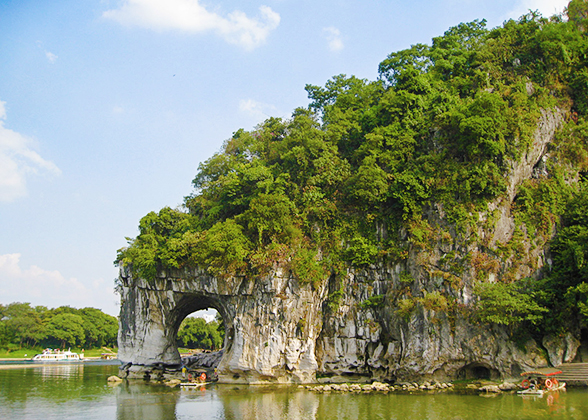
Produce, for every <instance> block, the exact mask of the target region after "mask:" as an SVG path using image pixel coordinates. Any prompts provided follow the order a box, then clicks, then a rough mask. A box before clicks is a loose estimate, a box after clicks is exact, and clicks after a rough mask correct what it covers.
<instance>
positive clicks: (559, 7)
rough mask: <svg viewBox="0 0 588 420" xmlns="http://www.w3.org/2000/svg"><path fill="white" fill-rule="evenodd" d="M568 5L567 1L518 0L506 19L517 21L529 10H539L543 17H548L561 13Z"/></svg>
mask: <svg viewBox="0 0 588 420" xmlns="http://www.w3.org/2000/svg"><path fill="white" fill-rule="evenodd" d="M568 3H569V0H518V1H515V2H514V6H513V9H512V11H511V12H510V13H509V14H508V16H507V17H508V18H513V19H517V18H519V17H520V16H522V15H524V14H526V13H528V12H529V10H533V11H535V10H539V12H541V14H542V15H543V16H545V17H550V16H553V15H555V14H557V13H561V12H563V10H564V9H565V8H566V7H567V5H568Z"/></svg>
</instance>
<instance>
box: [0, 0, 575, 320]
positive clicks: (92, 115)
mask: <svg viewBox="0 0 588 420" xmlns="http://www.w3.org/2000/svg"><path fill="white" fill-rule="evenodd" d="M566 5H567V0H514V1H513V0H508V1H506V0H492V1H490V0H413V1H410V2H408V1H398V0H388V1H384V0H367V1H366V0H363V1H359V0H339V1H332V0H323V1H316V0H314V1H307V0H298V1H293V0H259V2H257V1H246V2H243V1H240V2H238V1H233V0H122V1H115V0H112V1H109V0H53V1H38V0H35V1H33V0H3V1H2V2H0V303H2V304H7V303H10V302H15V301H20V302H30V303H31V304H33V305H45V306H49V307H56V306H60V305H70V306H74V307H85V306H92V307H97V308H100V309H102V310H104V311H105V312H107V313H110V314H113V315H116V314H118V299H117V296H116V295H115V294H114V292H113V288H114V279H115V277H116V276H117V270H116V268H115V267H114V266H113V263H112V262H113V260H114V259H115V256H116V250H117V249H119V248H121V247H123V246H125V245H126V241H125V236H131V237H132V236H135V235H136V234H137V225H138V223H139V219H140V218H141V217H142V216H144V215H145V214H147V213H148V212H149V211H152V210H155V211H157V210H159V209H160V208H162V207H164V206H171V207H175V206H178V205H180V204H181V203H182V201H183V197H184V196H186V195H188V194H190V192H191V180H192V179H193V178H194V175H195V174H196V171H197V168H198V164H199V163H200V162H202V161H204V160H206V159H207V158H209V157H210V156H211V155H212V154H213V153H215V152H217V151H218V150H219V149H220V147H221V145H222V143H223V141H224V140H226V139H227V138H229V137H230V136H231V134H232V133H233V132H234V131H236V130H238V129H239V128H245V129H247V130H249V129H252V128H253V127H255V125H256V124H258V123H260V122H262V121H263V120H264V119H265V118H267V117H268V116H275V117H288V116H289V115H290V114H291V112H292V110H293V109H294V108H296V107H298V106H306V105H307V104H308V100H307V97H306V92H305V91H304V86H305V85H306V84H315V85H323V84H324V83H325V82H326V81H327V80H328V79H329V78H331V77H333V76H334V75H337V74H347V75H355V76H357V77H360V78H367V79H372V80H373V79H375V78H376V77H377V68H378V64H379V63H380V61H382V60H383V59H384V58H386V56H387V55H388V54H389V53H391V52H393V51H398V50H400V49H404V48H407V47H409V46H410V45H412V44H415V43H430V40H431V38H432V37H434V36H438V35H441V34H443V32H444V31H445V30H447V29H448V28H449V27H451V26H455V25H457V24H458V23H460V22H467V21H472V20H474V19H483V18H485V19H486V20H487V21H488V26H489V27H494V26H498V25H501V24H502V23H503V22H504V21H505V20H507V19H510V18H517V17H519V16H520V15H521V14H523V13H525V12H526V11H528V10H529V9H531V10H539V11H540V12H541V13H542V14H543V15H544V16H551V15H552V14H554V13H556V12H561V11H562V10H563V9H564V7H565V6H566Z"/></svg>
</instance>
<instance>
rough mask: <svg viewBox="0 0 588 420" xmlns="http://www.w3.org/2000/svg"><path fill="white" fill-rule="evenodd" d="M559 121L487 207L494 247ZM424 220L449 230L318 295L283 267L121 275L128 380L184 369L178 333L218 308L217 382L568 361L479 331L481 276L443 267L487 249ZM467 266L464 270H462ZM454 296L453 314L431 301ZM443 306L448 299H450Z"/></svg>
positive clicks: (535, 266) (401, 376)
mask: <svg viewBox="0 0 588 420" xmlns="http://www.w3.org/2000/svg"><path fill="white" fill-rule="evenodd" d="M562 121H563V113H562V112H559V111H557V110H555V111H550V112H547V111H545V112H543V116H542V118H541V120H540V124H539V127H538V129H537V132H536V135H535V141H534V143H533V145H532V146H531V147H530V148H529V150H528V151H527V152H526V153H525V155H524V157H523V158H522V160H521V161H520V162H518V163H516V164H515V163H513V164H512V165H511V174H510V182H509V184H508V193H507V194H506V198H505V197H502V198H501V199H499V200H497V201H496V202H494V203H489V206H488V207H489V211H488V213H494V216H493V217H494V218H495V223H494V224H492V225H487V224H484V222H485V220H486V219H487V218H488V217H489V216H488V214H480V215H479V219H480V221H481V223H480V227H479V231H478V232H470V233H476V235H477V237H478V238H480V239H479V240H480V242H481V241H484V242H485V243H486V246H493V245H494V244H495V243H496V242H497V241H498V242H501V243H507V242H508V240H510V238H511V237H512V235H513V233H514V229H515V224H514V220H513V217H512V215H511V213H510V208H511V204H512V200H513V199H514V197H515V195H516V191H517V187H518V185H520V183H521V182H523V181H524V180H525V179H528V178H529V177H532V176H534V174H535V176H540V175H537V171H536V170H534V168H535V169H536V166H537V164H538V163H539V162H542V161H544V160H545V159H547V158H548V157H547V156H546V145H547V143H548V142H549V141H550V140H551V139H552V138H553V135H554V133H555V130H556V128H557V127H558V126H559V125H560V124H561V122H562ZM424 217H425V218H426V219H427V220H428V221H429V223H430V224H431V225H432V226H441V227H444V228H447V230H448V231H449V232H451V235H450V236H451V237H450V238H449V239H448V238H447V237H445V239H443V238H441V239H437V242H436V244H434V245H433V246H432V247H429V248H428V249H427V250H424V249H421V248H418V247H415V246H411V247H410V248H409V252H408V255H407V258H406V260H404V261H402V262H401V263H398V264H396V265H393V266H372V267H369V268H366V269H363V270H354V269H351V268H350V269H348V271H347V274H346V275H345V276H343V278H338V279H335V278H334V277H333V278H331V279H325V281H324V282H323V283H322V284H321V285H320V286H318V287H313V286H312V285H310V284H308V283H305V282H304V281H303V280H302V281H301V280H299V279H296V278H293V277H292V276H291V275H290V274H289V273H287V272H283V271H282V270H281V269H280V268H279V267H276V268H275V269H274V270H273V271H272V272H271V273H270V274H269V275H267V276H263V277H256V278H255V277H252V278H246V277H229V278H216V277H212V276H210V275H209V274H207V273H206V272H205V271H202V270H198V269H193V270H176V271H170V272H160V273H159V275H158V278H156V279H155V280H154V281H151V282H147V281H145V280H143V279H136V278H133V277H132V275H131V273H130V271H129V270H126V269H121V272H120V287H119V291H120V294H121V312H120V329H119V336H118V342H119V353H118V355H119V358H120V360H122V361H123V364H126V365H127V371H128V373H129V374H130V375H131V376H133V375H134V376H141V375H143V373H144V372H145V371H149V369H151V368H152V367H153V366H155V365H158V366H159V367H160V368H161V367H162V366H163V367H164V368H170V369H174V368H175V369H178V368H179V366H180V364H181V359H180V355H179V353H178V351H177V348H176V335H177V330H178V328H179V326H180V323H181V322H182V320H183V319H184V318H185V317H186V316H187V315H189V314H190V313H192V312H194V311H197V310H200V309H205V308H211V307H212V308H215V309H217V310H218V311H219V313H220V314H221V315H222V317H223V319H224V324H225V328H226V337H225V343H224V354H223V355H222V359H221V360H220V363H219V365H218V370H217V371H218V376H219V380H220V381H221V382H241V383H266V382H276V383H286V382H300V383H309V382H317V381H319V382H320V381H328V382H349V381H369V380H373V379H377V380H380V381H394V380H398V381H411V382H413V381H417V380H422V379H430V380H446V379H455V378H458V377H466V378H467V377H487V378H489V379H497V378H498V377H511V376H517V375H518V374H519V373H520V372H522V371H524V370H528V369H533V368H537V367H542V366H547V365H548V363H549V361H551V363H552V364H558V363H561V362H562V360H563V361H568V360H572V359H573V358H574V356H575V353H576V350H577V340H576V341H574V340H575V339H574V338H573V337H571V338H566V339H563V340H559V341H558V340H556V339H551V338H549V339H546V340H544V342H543V343H540V344H542V345H543V346H544V347H545V348H546V349H547V351H548V354H549V361H548V360H547V359H546V358H545V356H544V354H545V351H544V350H543V349H542V348H541V347H540V344H538V343H536V342H534V341H533V340H530V341H529V342H527V343H526V345H525V346H524V348H523V349H521V346H520V345H519V346H517V345H515V344H514V343H513V342H512V341H511V337H510V336H509V334H508V331H507V330H506V329H504V328H499V327H496V326H490V325H485V324H479V323H476V322H475V320H472V319H470V318H469V314H470V312H469V311H468V308H470V307H471V305H472V303H474V302H475V301H474V299H475V296H474V294H473V286H474V282H475V281H476V280H475V279H476V278H479V277H480V272H478V271H476V270H475V269H474V268H473V267H471V266H470V265H469V263H467V264H468V265H466V266H465V267H464V270H463V274H461V275H460V276H459V277H457V276H455V275H453V274H451V273H450V271H449V270H447V269H445V268H444V263H443V259H444V258H446V256H447V255H448V254H450V253H451V254H452V255H454V260H459V259H460V258H462V259H463V261H468V260H467V259H466V256H467V255H477V254H478V253H480V252H481V251H480V249H481V248H480V244H479V243H478V242H477V241H475V240H471V238H468V236H469V235H463V234H462V235H461V236H460V235H458V234H456V233H455V232H454V231H452V230H451V226H448V225H447V223H446V222H445V221H444V211H443V208H442V207H441V206H439V205H438V206H436V207H434V208H432V209H430V210H429V211H428V212H426V214H425V215H424ZM521 252H522V253H524V255H525V256H526V257H525V258H526V260H524V261H523V262H522V263H521V261H518V263H517V264H516V272H515V275H516V277H517V278H521V277H525V276H532V277H533V276H534V277H537V276H539V275H540V271H541V269H542V267H543V261H546V260H547V258H546V257H545V255H544V252H545V251H544V250H543V249H541V248H538V249H525V250H522V251H521ZM464 264H466V263H464ZM512 264H513V263H512V261H510V260H508V259H507V260H504V261H498V262H497V263H496V267H494V268H492V269H488V270H486V271H483V272H481V273H482V275H483V276H486V280H487V281H497V280H498V279H499V278H500V276H501V273H503V272H504V271H505V270H507V269H509V268H512V267H511V265H512ZM439 295H442V296H446V297H448V298H450V299H451V301H452V307H451V308H448V307H446V306H445V307H444V305H443V302H442V301H441V302H439V300H437V301H435V298H436V297H438V296H439ZM445 304H447V301H445Z"/></svg>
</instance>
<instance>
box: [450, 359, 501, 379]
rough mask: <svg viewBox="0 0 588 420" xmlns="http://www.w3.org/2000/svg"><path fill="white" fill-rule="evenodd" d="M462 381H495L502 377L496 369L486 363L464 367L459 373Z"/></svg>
mask: <svg viewBox="0 0 588 420" xmlns="http://www.w3.org/2000/svg"><path fill="white" fill-rule="evenodd" d="M458 377H459V378H460V379H468V380H469V379H488V380H494V379H498V378H499V377H500V373H499V372H498V371H497V370H496V369H492V368H491V367H490V366H488V365H486V364H485V363H470V364H469V365H466V366H464V367H463V368H461V370H460V371H459V373H458Z"/></svg>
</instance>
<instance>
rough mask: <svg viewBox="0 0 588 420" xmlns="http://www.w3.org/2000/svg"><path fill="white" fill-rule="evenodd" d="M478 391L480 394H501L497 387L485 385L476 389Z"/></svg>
mask: <svg viewBox="0 0 588 420" xmlns="http://www.w3.org/2000/svg"><path fill="white" fill-rule="evenodd" d="M478 390H479V391H482V392H492V393H495V394H498V393H500V392H502V391H501V389H500V388H499V387H498V385H486V386H483V387H481V388H478Z"/></svg>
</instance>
